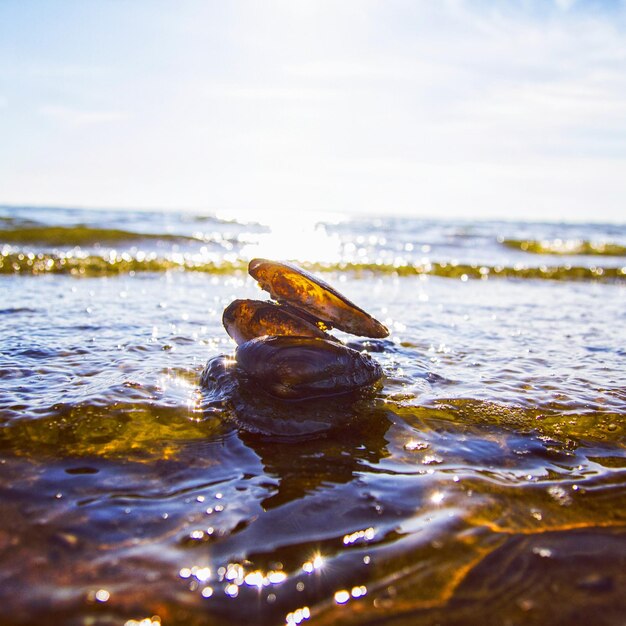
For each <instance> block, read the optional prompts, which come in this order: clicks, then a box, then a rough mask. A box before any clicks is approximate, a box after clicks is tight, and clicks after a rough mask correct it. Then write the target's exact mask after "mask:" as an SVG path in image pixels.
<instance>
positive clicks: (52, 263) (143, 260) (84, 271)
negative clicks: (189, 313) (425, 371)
mask: <svg viewBox="0 0 626 626" xmlns="http://www.w3.org/2000/svg"><path fill="white" fill-rule="evenodd" d="M247 265H248V262H247V261H246V260H244V259H238V260H235V261H224V260H221V261H205V260H199V259H198V257H197V255H177V256H176V257H174V258H167V257H160V256H157V255H156V254H138V255H136V256H133V255H131V254H129V253H111V254H110V255H108V256H99V255H80V254H78V255H77V254H75V253H73V252H71V253H67V254H63V253H53V254H49V253H38V254H36V253H28V252H13V251H10V250H8V251H7V250H5V251H4V252H3V253H2V254H0V274H31V275H39V274H70V275H73V276H110V275H115V274H128V273H131V272H166V271H170V270H179V271H180V270H182V271H192V272H205V273H208V274H234V273H237V272H245V271H246V269H247ZM301 265H302V266H303V267H305V268H306V269H308V270H310V271H313V272H320V273H321V272H349V273H351V274H352V275H353V276H355V277H357V278H358V277H361V276H371V275H372V274H386V275H393V276H420V275H429V276H440V277H444V278H456V279H460V280H469V279H482V280H485V279H488V278H516V279H544V280H564V281H568V280H580V281H624V280H626V268H622V267H599V266H594V267H582V266H571V265H556V266H550V267H547V266H540V267H524V266H519V265H515V266H499V265H472V264H461V263H422V264H404V265H393V264H378V263H303V264H301Z"/></svg>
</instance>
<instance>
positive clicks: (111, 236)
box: [0, 218, 201, 246]
mask: <svg viewBox="0 0 626 626" xmlns="http://www.w3.org/2000/svg"><path fill="white" fill-rule="evenodd" d="M3 222H4V223H7V222H8V223H9V224H10V225H11V226H12V227H11V228H8V229H0V243H9V244H38V245H46V246H85V245H86V246H91V245H96V244H105V245H106V244H116V243H122V242H129V241H146V240H159V241H170V242H171V241H201V240H199V239H197V238H196V237H189V236H186V235H172V234H164V233H159V234H153V233H137V232H132V231H127V230H120V229H116V228H97V227H92V226H86V225H83V224H79V225H76V226H46V225H42V224H36V223H32V222H31V223H27V224H21V225H15V223H11V222H9V221H8V220H7V219H6V218H5V219H4V220H3Z"/></svg>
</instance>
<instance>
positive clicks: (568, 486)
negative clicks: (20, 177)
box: [0, 212, 626, 626]
mask: <svg viewBox="0 0 626 626" xmlns="http://www.w3.org/2000/svg"><path fill="white" fill-rule="evenodd" d="M35 217H37V218H38V219H40V220H41V221H43V218H46V219H48V220H49V221H50V222H51V223H56V222H58V224H59V225H64V226H68V223H69V225H71V220H72V219H75V221H76V222H77V223H88V220H87V219H86V217H87V218H88V217H89V216H88V215H80V216H79V217H80V219H78V218H77V217H76V216H74V215H73V214H72V213H71V212H68V213H67V214H65V213H59V214H57V215H55V214H52V213H44V214H43V217H42V216H41V215H36V216H35ZM131 217H132V216H131ZM114 218H115V216H113V217H112V218H111V224H109V227H110V229H111V230H113V229H121V228H122V227H125V228H126V229H127V230H128V229H130V227H129V226H128V225H125V224H121V223H119V224H118V223H115V219H114ZM33 219H34V218H33ZM129 219H130V218H129ZM137 219H138V222H139V218H137ZM171 219H172V220H174V218H171ZM55 220H56V222H55ZM64 220H65V221H64ZM120 220H121V218H120ZM185 220H188V221H185ZM189 220H191V217H190V216H186V217H185V219H182V218H180V221H173V222H172V224H169V226H168V227H167V228H165V227H164V225H163V224H161V223H160V222H158V220H157V219H156V218H146V223H143V224H141V228H140V225H139V224H138V225H137V227H136V228H132V229H130V230H133V231H137V232H144V233H146V232H147V233H151V234H156V235H158V234H159V233H167V234H171V235H181V236H190V237H192V236H194V232H195V229H198V230H200V231H202V237H199V236H198V237H195V239H194V240H193V241H190V242H189V243H186V240H185V239H182V238H181V239H180V240H179V239H176V241H175V242H174V240H170V239H167V238H164V239H161V240H158V237H157V240H158V241H156V242H155V240H154V239H147V240H146V241H145V243H141V242H140V243H138V242H137V241H136V240H135V239H132V240H131V241H129V242H127V243H117V244H116V245H117V246H118V249H117V254H120V255H121V254H128V255H130V256H132V257H133V258H136V257H137V253H138V252H139V253H141V252H142V251H143V252H144V253H145V254H146V255H147V254H149V253H150V250H156V253H158V255H160V256H163V257H165V256H168V255H176V254H187V253H189V254H196V252H197V251H196V250H195V248H194V246H197V245H200V244H198V243H197V241H204V242H205V244H206V241H208V240H211V241H214V242H215V241H219V242H221V243H220V244H219V245H220V246H222V245H223V246H226V243H225V242H228V241H230V242H232V245H233V246H234V248H235V249H236V254H235V256H234V257H228V256H227V255H226V253H225V252H224V251H221V252H220V251H219V250H217V249H215V250H214V251H211V250H212V248H211V245H212V244H206V245H207V247H208V249H209V251H208V252H206V258H205V260H206V259H209V260H211V262H214V261H215V262H217V263H218V264H222V265H220V268H221V269H219V271H215V272H211V271H209V272H204V273H200V272H190V271H175V272H164V271H161V270H157V271H153V272H150V271H148V272H145V273H143V272H142V273H140V272H137V273H135V274H131V273H128V272H126V271H122V272H121V273H119V275H98V276H94V277H85V278H77V277H74V276H71V275H64V274H60V275H59V274H48V273H44V274H45V275H31V274H26V275H24V274H13V273H7V274H5V275H2V276H0V293H2V302H1V303H0V506H1V507H2V515H1V516H0V602H1V603H2V607H3V616H2V620H0V621H2V623H3V624H15V625H17V624H41V623H51V624H52V623H54V624H70V625H74V624H76V625H78V624H97V625H99V624H102V625H109V624H128V626H131V625H133V624H136V623H139V622H140V621H141V620H145V619H146V618H150V620H149V621H151V622H152V623H155V622H156V623H158V622H160V623H162V624H175V625H181V626H182V625H184V624H185V625H186V624H190V625H192V626H193V625H201V624H208V625H212V624H223V623H226V622H227V621H228V622H229V623H250V624H254V623H257V624H282V623H285V622H287V623H298V622H300V623H311V624H324V625H326V624H329V625H330V624H382V623H384V624H390V625H394V626H396V625H405V624H446V625H448V624H449V625H452V624H454V625H456V624H458V625H461V624H486V623H488V624H490V623H493V624H504V623H508V624H572V623H589V624H592V623H593V624H607V625H613V624H621V623H622V621H623V616H624V615H625V614H626V602H625V601H624V598H625V597H626V577H625V575H624V572H625V571H626V549H625V547H624V546H626V540H625V539H626V537H625V536H624V533H625V532H626V507H625V505H624V502H625V501H626V497H625V496H626V494H625V485H626V458H625V454H624V434H625V432H624V431H625V422H626V419H625V415H626V374H625V371H626V369H625V368H624V365H625V358H626V350H625V348H624V346H626V333H625V331H624V328H626V291H625V286H624V282H623V280H621V279H620V280H617V281H614V280H613V281H605V280H595V279H589V280H587V279H585V280H582V281H580V280H569V279H567V280H560V281H551V280H534V279H525V278H520V277H518V278H516V279H507V278H489V279H488V280H473V279H472V277H471V276H469V277H467V276H466V277H465V279H463V278H460V277H459V278H453V277H452V276H451V277H448V278H443V277H437V276H419V275H407V276H402V275H397V273H396V274H394V273H393V272H391V271H390V272H361V273H354V272H343V271H340V270H339V269H338V268H339V265H337V267H336V268H335V271H334V272H331V273H329V274H326V275H325V276H324V279H325V280H327V281H328V282H329V283H330V284H333V285H337V287H338V288H339V289H340V290H341V291H342V292H343V293H345V294H346V295H347V296H348V297H350V299H351V300H353V301H354V302H356V303H358V304H359V306H362V307H363V308H364V309H365V310H367V311H369V312H371V313H372V314H373V315H375V316H376V317H377V318H378V319H380V320H381V321H382V322H383V323H385V324H386V325H387V326H388V327H389V328H390V331H391V336H390V338H389V339H385V340H369V339H368V340H354V339H352V338H349V337H347V336H345V337H344V339H345V340H346V341H347V342H348V344H349V345H350V346H351V347H357V348H359V349H364V350H367V351H368V352H369V353H370V354H371V355H372V357H374V358H375V359H376V360H377V361H378V362H379V363H380V364H381V365H382V367H383V369H384V372H385V376H384V378H383V380H382V383H381V384H379V385H378V386H376V387H375V388H374V389H373V391H372V393H371V395H364V396H363V397H360V398H358V399H356V400H355V402H354V403H353V404H350V405H349V406H342V405H341V403H338V402H335V401H333V404H332V406H329V405H328V403H325V402H324V401H321V402H311V403H310V404H308V405H307V406H301V405H299V404H297V403H289V402H287V403H283V404H271V402H270V403H269V404H268V402H267V401H265V400H264V399H263V398H260V397H259V396H258V395H257V394H254V393H253V391H251V390H250V389H248V388H246V389H244V390H242V391H241V394H240V395H238V396H237V398H238V399H237V400H236V401H235V402H231V403H225V404H224V403H222V402H221V401H220V397H219V394H218V395H215V394H214V395H211V394H208V393H206V392H203V390H202V389H201V387H200V385H199V378H200V374H201V372H202V369H203V367H204V365H205V364H206V362H207V360H208V359H209V358H212V357H215V356H217V355H219V354H228V355H232V354H233V353H234V350H235V344H234V343H233V342H232V341H231V340H230V339H229V338H228V336H227V335H226V333H225V331H224V329H223V328H222V325H221V316H222V311H223V309H224V307H225V306H226V305H228V304H229V303H230V302H231V301H232V300H233V299H235V298H259V297H263V296H262V294H261V292H260V291H259V289H258V288H257V287H256V286H255V284H254V281H253V280H252V279H251V278H247V277H246V275H245V273H244V272H239V271H236V270H237V268H239V267H240V266H243V267H245V263H244V261H245V259H244V258H243V257H245V254H246V252H247V251H249V252H250V255H249V256H253V255H255V254H256V252H259V253H263V254H267V250H266V249H263V247H262V246H263V241H262V238H263V237H265V236H266V235H271V228H269V229H267V228H265V229H264V227H261V226H258V225H252V226H246V225H241V224H237V223H230V222H219V223H217V222H216V223H215V224H214V223H213V222H211V221H208V222H204V221H201V220H198V221H196V222H194V223H193V224H192V226H189ZM37 223H39V222H37ZM131 225H132V223H131ZM92 226H93V225H92ZM361 228H363V229H364V228H366V226H364V225H363V224H354V225H350V224H349V223H346V224H339V225H334V226H333V225H328V226H327V227H326V229H325V230H324V232H323V234H324V236H325V237H327V239H328V240H329V241H330V242H331V243H332V242H335V243H337V241H340V242H341V241H342V242H343V243H340V244H338V245H339V247H338V250H339V253H338V254H339V257H338V260H336V262H337V263H338V264H339V263H341V262H343V261H346V262H350V258H349V254H351V252H350V251H351V250H352V248H351V247H350V245H352V244H353V245H354V246H356V247H357V248H358V246H362V248H363V250H365V251H364V252H363V253H362V254H361V256H360V258H361V259H362V260H365V261H366V262H370V261H371V262H372V263H374V262H376V260H377V259H378V258H379V257H380V259H379V260H382V262H387V261H389V260H390V259H391V257H390V256H388V255H387V253H386V251H388V250H391V251H394V250H395V254H396V255H402V254H405V256H407V255H408V256H410V255H411V254H413V253H410V254H409V253H407V252H406V246H407V243H410V242H411V241H412V242H413V243H414V247H415V249H416V250H417V248H418V247H419V248H420V249H421V247H422V246H426V245H432V247H433V250H436V254H434V253H433V254H432V256H430V257H429V259H430V260H432V261H434V260H435V256H436V255H440V256H439V258H438V259H437V261H438V262H439V261H441V262H444V261H445V262H446V263H449V262H451V261H452V260H453V259H457V260H460V261H462V262H467V263H476V264H478V266H480V264H482V263H485V264H491V265H493V266H496V265H498V266H502V267H510V268H514V267H515V266H516V263H518V262H519V259H520V256H519V255H523V254H524V252H523V251H522V250H520V249H517V248H515V249H514V248H508V247H507V246H504V245H501V243H500V242H499V240H498V237H500V238H501V239H502V240H504V239H510V240H515V241H522V240H524V241H526V240H527V241H543V240H544V239H545V240H546V241H553V240H555V239H556V238H558V237H561V238H562V239H572V240H574V239H576V240H577V239H578V238H580V235H581V234H584V233H580V232H578V231H573V232H570V230H571V229H574V227H570V226H566V225H565V226H563V227H562V228H563V229H564V230H565V231H567V232H559V231H558V228H557V227H556V226H551V227H547V226H545V227H542V226H540V225H535V226H529V225H509V226H508V230H507V229H506V228H505V227H504V226H502V225H500V226H494V225H492V226H491V227H490V228H491V230H489V228H488V227H487V226H486V225H477V226H476V227H475V229H474V230H471V231H470V232H469V234H468V231H467V227H466V226H461V225H458V226H456V227H455V226H454V225H451V224H439V225H437V224H436V223H428V224H426V225H424V224H417V223H416V224H412V223H408V224H407V223H405V224H404V227H403V228H400V227H399V226H398V225H396V224H394V223H389V224H387V225H386V226H385V225H384V224H383V225H379V226H378V227H377V229H374V228H373V226H372V225H369V226H368V228H369V230H367V231H366V232H367V233H369V235H364V234H363V233H362V232H361V231H360V230H359V229H361ZM455 228H456V230H455ZM411 229H413V230H411ZM542 229H543V230H542ZM316 232H317V231H316ZM88 233H89V236H90V237H92V235H93V233H92V231H88ZM209 233H212V234H213V235H212V237H213V239H210V237H209V236H208V234H209ZM451 233H453V234H451ZM318 234H319V233H318ZM461 234H462V235H463V236H461ZM491 235H493V237H491ZM38 236H40V234H39V235H38ZM77 236H78V235H77ZM370 236H371V237H373V238H374V239H376V238H377V241H378V243H377V242H376V241H375V240H374V239H371V238H368V237H370ZM359 237H364V238H363V239H359ZM468 237H469V238H472V237H473V240H472V241H473V243H474V245H473V246H470V245H469V244H467V246H466V244H465V242H466V240H467V238H468ZM490 237H491V238H490ZM586 238H587V239H589V240H592V239H593V240H594V241H595V240H597V241H609V242H613V243H614V244H616V245H617V244H619V245H623V243H624V233H623V228H622V229H621V230H619V228H618V227H610V229H609V230H606V229H605V230H603V231H601V232H598V233H596V234H595V235H594V232H593V231H591V232H590V233H587V234H586ZM14 239H15V238H14ZM487 240H488V241H491V242H492V245H493V248H492V249H485V248H483V250H484V252H483V255H484V256H483V258H478V257H477V254H478V252H477V250H478V249H479V248H480V246H478V242H479V241H487ZM89 241H90V242H91V239H90V240H89ZM359 242H360V243H359ZM0 243H2V240H1V239H0ZM349 244H350V245H349ZM7 245H8V244H7ZM11 245H12V246H14V245H15V244H14V243H12V244H11ZM20 245H22V244H20ZM32 245H33V246H35V247H33V248H32V249H33V250H35V249H37V250H38V251H39V252H41V253H42V254H57V255H58V254H65V253H67V252H68V250H69V248H67V249H65V248H59V247H58V245H57V244H56V243H51V244H50V245H49V246H43V248H36V246H41V243H40V242H37V243H36V244H35V243H33V244H32ZM71 245H72V246H73V245H75V244H73V243H72V244H71ZM89 245H91V243H89ZM109 245H110V241H109V240H108V241H107V242H105V244H103V249H100V250H97V249H94V250H91V252H93V253H94V254H96V255H99V258H102V259H105V258H108V257H107V256H106V255H107V254H109V249H108V248H107V246H109ZM446 245H447V246H448V248H446V247H445V246H446ZM125 246H126V247H125ZM176 246H181V247H179V248H177V247H176ZM186 246H189V247H186ZM238 246H240V248H238ZM246 246H247V247H246ZM255 246H256V248H255ZM342 246H343V247H342ZM477 246H478V247H477ZM226 248H227V246H226ZM226 248H224V250H225V249H226ZM257 248H258V249H257ZM30 249H31V248H28V246H26V247H23V248H12V251H13V252H15V253H16V254H26V255H27V254H28V253H29V250H30ZM72 250H75V248H72ZM85 250H86V248H85V249H83V250H82V252H84V251H85ZM446 250H447V252H446ZM403 251H404V252H403ZM13 252H12V253H13ZM203 254H204V253H203ZM239 254H241V255H242V256H241V258H240V257H239V256H237V255H239ZM428 254H431V253H428ZM526 254H528V255H529V256H530V257H532V258H531V259H530V260H527V262H528V264H529V266H533V267H534V266H535V265H536V264H537V263H539V264H541V263H544V262H546V260H545V258H543V257H541V258H540V260H539V261H537V260H536V259H535V257H537V256H538V252H532V251H531V252H526ZM581 254H582V253H581ZM211 255H214V256H213V257H211ZM342 255H343V256H342ZM377 255H378V256H377ZM425 255H426V256H427V253H425V252H419V253H418V254H416V255H414V256H415V258H413V257H412V260H411V259H408V260H407V259H406V258H405V259H404V264H405V265H407V264H409V262H410V263H413V262H415V263H417V262H418V261H419V258H421V257H423V256H425ZM446 255H447V256H446ZM498 255H501V256H498ZM507 255H510V256H507ZM585 255H586V256H584V257H583V256H582V255H581V256H580V257H575V258H566V259H563V258H562V256H561V254H559V255H558V256H556V255H555V258H553V259H552V260H551V262H550V263H548V264H547V266H546V267H549V266H552V265H551V264H558V265H559V266H563V267H564V266H565V265H567V263H569V262H571V264H572V265H575V264H576V263H579V262H580V264H581V265H584V266H585V267H592V266H593V267H598V266H602V267H613V268H617V269H620V268H621V265H620V264H623V259H622V260H620V259H619V258H618V257H617V256H616V257H606V258H601V257H597V258H594V257H591V256H589V255H588V251H587V252H585ZM418 257H419V258H418ZM487 257H489V258H487ZM172 258H174V257H172ZM522 258H526V257H522ZM304 260H309V261H311V262H313V263H316V262H319V263H322V262H325V261H328V260H329V259H327V258H322V259H317V260H316V259H315V258H314V257H311V258H309V259H304ZM331 260H332V259H331ZM333 262H334V260H333ZM420 262H421V261H420ZM226 263H232V264H233V265H232V266H231V267H230V269H229V268H228V267H227V266H226V265H224V264H226ZM533 264H535V265H533ZM537 266H538V265H537ZM620 271H621V269H620ZM399 273H400V274H402V272H399ZM246 394H248V395H246ZM144 623H145V624H147V623H149V622H144Z"/></svg>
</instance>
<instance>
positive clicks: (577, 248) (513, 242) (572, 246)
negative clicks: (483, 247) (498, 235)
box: [501, 239, 626, 256]
mask: <svg viewBox="0 0 626 626" xmlns="http://www.w3.org/2000/svg"><path fill="white" fill-rule="evenodd" d="M501 243H502V245H504V246H506V247H507V248H512V249H514V250H522V251H523V252H531V253H532V254H560V255H568V254H571V255H592V256H626V246H622V245H619V244H616V243H606V242H602V243H596V242H593V241H584V240H576V239H569V240H568V239H565V240H563V239H553V240H551V241H539V240H536V239H503V240H502V241H501Z"/></svg>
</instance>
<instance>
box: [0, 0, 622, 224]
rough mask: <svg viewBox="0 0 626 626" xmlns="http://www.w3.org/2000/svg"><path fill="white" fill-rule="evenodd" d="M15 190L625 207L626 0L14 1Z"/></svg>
mask: <svg viewBox="0 0 626 626" xmlns="http://www.w3.org/2000/svg"><path fill="white" fill-rule="evenodd" d="M0 203H6V204H36V205H62V206H88V207H89V206H93V207H134V208H144V207H145V208H170V209H181V208H188V209H197V210H206V211H222V210H227V211H238V210H246V211H266V210H276V209H278V210H296V209H304V210H307V211H324V212H328V211H337V212H357V213H358V212H363V213H379V212H384V211H388V212H391V213H400V214H409V215H415V216H435V217H454V218H456V217H464V218H494V217H495V218H504V219H507V218H511V219H514V218H530V219H536V218H546V219H576V220H578V219H594V220H617V221H626V2H624V1H618V0H615V1H605V2H599V1H596V2H594V1H585V2H583V0H578V1H576V0H536V1H533V0H519V1H517V2H513V1H511V2H507V1H498V2H495V1H494V2H486V1H485V0H482V1H478V0H441V1H426V0H423V1H419V0H411V1H409V0H407V1H398V0H384V1H382V0H381V1H377V2H374V1H370V0H343V1H342V2H336V1H328V2H326V1H317V2H311V1H307V0H298V1H293V0H284V1H276V0H267V1H258V2H251V1H250V2H248V1H242V2H222V1H219V0H215V1H213V2H210V1H204V0H203V1H200V0H198V1H180V0H179V1H176V2H174V1H173V0H172V1H170V2H163V1H159V0H129V1H127V2H122V1H114V0H108V1H106V0H99V1H95V0H75V1H64V0H55V1H49V2H46V1H45V0H39V1H35V0H15V1H11V0H2V1H1V2H0Z"/></svg>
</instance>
